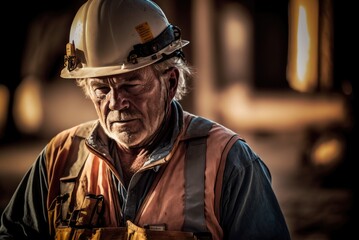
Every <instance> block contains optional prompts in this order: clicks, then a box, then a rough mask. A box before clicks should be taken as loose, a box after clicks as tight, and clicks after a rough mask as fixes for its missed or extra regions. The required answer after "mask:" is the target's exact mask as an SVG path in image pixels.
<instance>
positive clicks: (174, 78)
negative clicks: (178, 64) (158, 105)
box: [167, 67, 179, 99]
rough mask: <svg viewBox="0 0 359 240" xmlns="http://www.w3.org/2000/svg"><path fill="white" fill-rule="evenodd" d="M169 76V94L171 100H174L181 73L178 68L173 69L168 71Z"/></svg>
mask: <svg viewBox="0 0 359 240" xmlns="http://www.w3.org/2000/svg"><path fill="white" fill-rule="evenodd" d="M167 74H168V75H169V76H168V94H169V97H170V99H172V98H174V96H175V95H176V91H177V86H178V78H179V71H178V69H177V68H175V67H172V68H170V69H168V70H167Z"/></svg>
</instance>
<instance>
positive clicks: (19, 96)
mask: <svg viewBox="0 0 359 240" xmlns="http://www.w3.org/2000/svg"><path fill="white" fill-rule="evenodd" d="M42 102H43V101H42V94H41V82H40V81H38V80H37V79H34V78H27V79H24V80H23V81H22V82H21V84H20V85H19V86H18V88H17V89H16V92H15V99H14V106H13V115H14V121H15V123H16V126H17V128H18V129H19V130H20V131H21V132H23V133H27V134H31V133H36V132H37V131H38V130H39V128H40V127H41V124H42V120H43V104H42Z"/></svg>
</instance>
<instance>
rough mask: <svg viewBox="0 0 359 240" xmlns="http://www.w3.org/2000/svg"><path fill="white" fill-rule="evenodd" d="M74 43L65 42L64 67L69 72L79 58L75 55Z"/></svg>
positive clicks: (74, 67) (75, 65)
mask: <svg viewBox="0 0 359 240" xmlns="http://www.w3.org/2000/svg"><path fill="white" fill-rule="evenodd" d="M75 49H76V48H75V43H74V42H72V43H67V44H66V55H65V56H64V67H67V69H68V70H69V71H70V72H71V71H73V70H75V69H76V67H77V65H78V63H79V60H78V58H77V56H76V50H75Z"/></svg>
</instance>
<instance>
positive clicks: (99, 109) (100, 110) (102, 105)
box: [92, 98, 107, 121]
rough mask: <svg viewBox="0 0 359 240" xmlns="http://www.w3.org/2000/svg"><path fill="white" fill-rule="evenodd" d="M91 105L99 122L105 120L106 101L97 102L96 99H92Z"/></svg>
mask: <svg viewBox="0 0 359 240" xmlns="http://www.w3.org/2000/svg"><path fill="white" fill-rule="evenodd" d="M92 102H93V105H94V107H95V110H96V113H97V116H98V117H99V118H100V119H101V120H103V121H104V120H105V117H106V115H107V114H106V112H107V110H106V109H107V108H106V106H107V105H106V100H99V99H97V98H95V99H92Z"/></svg>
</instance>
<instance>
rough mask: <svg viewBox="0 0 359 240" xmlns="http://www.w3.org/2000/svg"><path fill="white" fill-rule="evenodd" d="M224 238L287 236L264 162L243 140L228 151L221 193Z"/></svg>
mask: <svg viewBox="0 0 359 240" xmlns="http://www.w3.org/2000/svg"><path fill="white" fill-rule="evenodd" d="M221 226H222V228H223V232H224V239H227V240H235V239H261V240H265V239H276V240H281V239H283V240H284V239H290V234H289V231H288V227H287V224H286V222H285V219H284V216H283V213H282V211H281V209H280V206H279V204H278V201H277V198H276V196H275V193H274V192H273V189H272V186H271V175H270V172H269V170H268V168H267V166H266V165H265V164H264V162H263V161H262V160H261V159H260V158H259V157H258V156H257V155H256V154H255V153H254V152H253V151H252V150H251V148H250V147H249V146H248V145H247V144H246V143H245V142H243V141H237V142H236V144H234V146H233V147H232V149H231V150H230V152H229V154H228V157H227V162H226V166H225V172H224V177H223V188H222V196H221Z"/></svg>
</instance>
